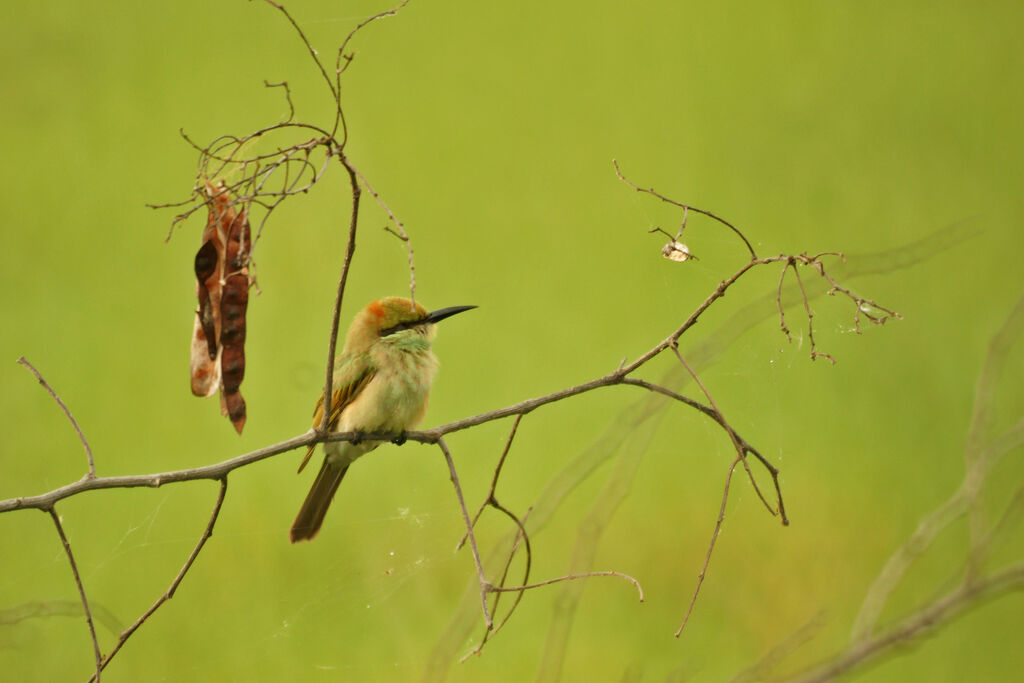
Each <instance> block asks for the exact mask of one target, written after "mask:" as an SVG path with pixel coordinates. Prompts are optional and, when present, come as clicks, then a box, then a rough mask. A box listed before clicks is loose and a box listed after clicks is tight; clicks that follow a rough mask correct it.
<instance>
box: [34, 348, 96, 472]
mask: <svg viewBox="0 0 1024 683" xmlns="http://www.w3.org/2000/svg"><path fill="white" fill-rule="evenodd" d="M18 362H19V363H20V364H22V365H24V366H25V367H26V368H28V369H29V370H30V371H31V372H32V374H33V375H35V376H36V379H37V380H39V383H40V384H42V385H43V388H45V389H46V390H47V391H48V392H50V396H52V397H53V400H54V401H56V402H57V405H59V406H60V409H61V410H63V411H64V414H65V415H67V416H68V420H69V421H70V422H71V426H72V427H74V428H75V432H76V433H77V434H78V438H79V439H80V440H81V441H82V447H83V448H85V457H86V458H88V460H89V472H88V473H87V474H86V475H85V478H86V479H92V478H94V477H95V476H96V463H95V462H94V461H93V458H92V449H91V448H89V441H88V440H87V439H86V438H85V434H83V433H82V428H81V427H79V426H78V422H77V421H76V420H75V417H74V416H73V415H72V414H71V411H70V410H68V407H67V405H65V404H64V401H62V400H61V399H60V396H58V395H57V392H56V391H54V390H53V387H51V386H50V385H49V384H48V383H47V382H46V380H45V379H43V376H42V375H41V374H39V371H38V370H36V369H35V367H33V365H32V364H31V363H29V362H28V360H27V359H26V358H25V356H22V357H20V358H19V359H18Z"/></svg>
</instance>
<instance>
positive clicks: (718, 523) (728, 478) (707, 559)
mask: <svg viewBox="0 0 1024 683" xmlns="http://www.w3.org/2000/svg"><path fill="white" fill-rule="evenodd" d="M742 459H743V458H742V457H740V456H737V457H736V459H735V460H733V461H732V464H731V465H730V466H729V472H728V473H727V474H726V475H725V489H724V490H723V491H722V504H721V505H720V506H719V508H718V519H716V520H715V530H714V531H713V532H712V533H711V541H710V542H709V543H708V550H707V553H706V554H705V555H704V566H702V567H701V568H700V574H698V575H697V585H696V586H695V587H694V589H693V596H692V597H691V598H690V605H689V607H687V608H686V614H685V615H684V616H683V621H682V623H680V624H679V628H678V629H676V633H675V636H676V638H678V637H679V636H680V635H682V633H683V629H684V628H686V624H687V622H689V621H690V614H692V613H693V606H694V605H696V604H697V596H698V595H700V587H701V586H702V585H703V584H704V577H705V576H706V575H707V573H708V565H709V564H711V553H713V552H714V550H715V543H716V542H717V541H718V534H720V533H721V532H722V523H723V522H724V521H725V505H726V503H728V502H729V486H731V484H732V473H733V472H735V471H736V465H738V464H739V463H740V461H741V460H742Z"/></svg>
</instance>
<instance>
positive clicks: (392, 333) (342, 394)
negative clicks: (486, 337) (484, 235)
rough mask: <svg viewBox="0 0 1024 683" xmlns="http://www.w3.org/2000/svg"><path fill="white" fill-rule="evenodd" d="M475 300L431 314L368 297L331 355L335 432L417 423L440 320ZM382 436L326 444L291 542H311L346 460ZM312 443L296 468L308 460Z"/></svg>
mask: <svg viewBox="0 0 1024 683" xmlns="http://www.w3.org/2000/svg"><path fill="white" fill-rule="evenodd" d="M473 308H476V306H450V307H448V308H441V309H439V310H436V311H433V312H427V309H426V308H424V307H423V306H422V305H421V304H419V303H417V302H414V301H412V300H411V299H406V298H403V297H385V298H383V299H378V300H376V301H371V302H370V303H369V304H367V305H366V307H365V308H363V310H362V311H360V312H359V313H358V314H357V315H356V317H355V319H354V320H353V321H352V324H351V325H350V326H349V328H348V333H347V335H346V336H345V346H344V348H343V349H342V352H341V354H340V355H339V356H338V357H337V358H336V359H335V361H334V374H333V378H334V382H333V387H332V388H333V390H332V393H331V415H330V420H329V421H328V423H327V430H328V431H331V432H357V433H359V432H362V433H373V432H394V433H398V434H401V433H402V432H405V431H406V430H409V429H413V428H414V427H416V426H417V425H418V424H419V423H420V421H421V420H422V419H423V416H424V414H425V413H426V412H427V399H428V397H429V394H430V386H431V384H432V383H433V381H434V375H435V374H436V372H437V368H438V362H437V357H436V356H435V355H434V353H433V351H431V348H430V346H431V341H432V340H433V339H434V337H435V335H436V334H437V330H436V327H435V324H436V323H438V322H440V321H442V320H444V319H445V318H449V317H451V316H453V315H455V314H456V313H462V312H463V311H468V310H470V309H473ZM323 399H324V397H323V395H322V394H321V396H320V398H319V399H318V400H317V403H316V406H315V408H314V410H313V427H314V429H318V428H319V426H320V424H321V423H322V421H323V415H324V405H323V403H324V400H323ZM381 443H382V442H380V441H352V442H348V441H335V442H330V443H325V444H324V463H323V465H322V466H321V467H320V473H319V474H318V475H317V476H316V479H315V480H314V482H313V486H312V488H311V489H310V490H309V495H307V496H306V500H305V501H304V502H303V503H302V507H301V508H300V509H299V514H298V516H296V518H295V522H294V523H293V524H292V527H291V532H290V538H291V542H292V543H296V542H298V541H307V540H312V539H313V538H314V537H315V536H316V535H317V533H318V532H319V531H320V526H321V525H322V524H323V521H324V516H325V515H326V514H327V509H328V508H329V507H330V505H331V501H332V500H333V499H334V494H335V492H336V491H337V490H338V485H339V484H341V480H342V478H343V477H344V476H345V472H347V471H348V468H349V466H350V465H351V464H352V463H353V462H354V461H355V460H356V459H357V458H359V457H360V456H362V455H365V454H366V453H369V452H370V451H372V450H373V449H375V448H376V447H377V446H379V445H380V444H381ZM315 448H316V444H313V445H311V446H310V447H309V450H308V451H307V452H306V457H305V458H304V459H303V461H302V464H301V465H299V472H302V470H303V468H304V467H305V466H306V464H307V463H308V462H309V459H310V457H311V456H312V455H313V451H314V450H315Z"/></svg>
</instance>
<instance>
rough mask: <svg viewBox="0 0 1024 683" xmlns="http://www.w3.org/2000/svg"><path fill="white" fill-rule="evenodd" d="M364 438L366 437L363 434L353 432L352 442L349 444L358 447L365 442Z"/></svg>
mask: <svg viewBox="0 0 1024 683" xmlns="http://www.w3.org/2000/svg"><path fill="white" fill-rule="evenodd" d="M363 437H364V435H363V433H362V432H353V434H352V440H351V441H349V443H351V444H352V445H353V446H358V445H359V444H361V443H362V442H363Z"/></svg>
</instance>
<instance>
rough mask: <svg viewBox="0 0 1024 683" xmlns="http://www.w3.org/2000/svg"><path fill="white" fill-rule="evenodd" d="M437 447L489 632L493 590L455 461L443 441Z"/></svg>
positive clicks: (491, 626)
mask: <svg viewBox="0 0 1024 683" xmlns="http://www.w3.org/2000/svg"><path fill="white" fill-rule="evenodd" d="M437 445H438V446H439V447H440V449H441V452H442V453H444V459H445V461H446V462H447V463H448V474H449V476H450V478H451V482H452V486H454V487H455V496H456V498H458V499H459V509H460V510H461V511H462V520H463V521H464V522H465V523H466V533H467V534H468V535H469V549H470V550H471V551H472V552H473V563H474V564H475V565H476V577H477V581H479V582H480V604H481V608H482V609H483V612H484V624H485V625H486V627H487V630H488V631H490V630H491V629H492V628H494V621H493V620H492V619H491V612H490V610H488V609H487V593H488V592H489V591H490V590H491V589H492V588H493V586H492V585H491V583H490V582H489V581H488V580H487V577H486V576H485V575H484V566H483V564H482V563H481V562H480V551H479V550H478V549H477V546H476V534H475V533H473V523H472V522H471V521H470V519H469V511H468V510H467V509H466V500H465V498H463V497H462V486H460V485H459V475H458V474H457V473H456V471H455V461H454V460H452V454H451V453H450V452H449V451H448V445H447V444H446V443H445V442H444V439H438V440H437Z"/></svg>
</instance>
